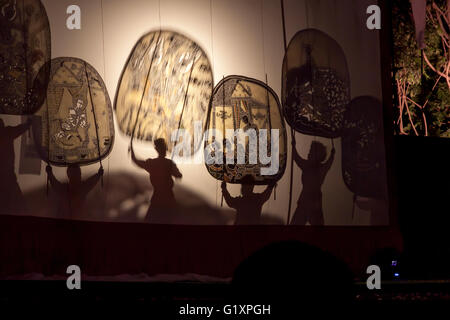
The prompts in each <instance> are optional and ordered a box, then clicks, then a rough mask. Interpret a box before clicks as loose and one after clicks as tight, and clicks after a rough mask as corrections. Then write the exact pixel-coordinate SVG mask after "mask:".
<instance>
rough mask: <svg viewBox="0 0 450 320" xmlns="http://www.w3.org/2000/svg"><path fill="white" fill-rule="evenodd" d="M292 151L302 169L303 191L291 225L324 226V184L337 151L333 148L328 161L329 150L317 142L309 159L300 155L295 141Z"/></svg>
mask: <svg viewBox="0 0 450 320" xmlns="http://www.w3.org/2000/svg"><path fill="white" fill-rule="evenodd" d="M292 150H293V151H292V152H293V156H294V160H295V163H296V164H297V165H298V166H299V167H300V169H302V184H303V189H302V193H301V194H300V197H299V198H298V202H297V209H296V210H295V213H294V216H293V217H292V220H291V224H295V225H305V224H306V223H307V222H309V223H310V224H311V225H323V224H324V219H323V211H322V184H323V182H324V180H325V177H326V175H327V173H328V171H329V170H330V168H331V165H332V164H333V160H334V154H335V149H334V147H333V149H332V150H331V155H330V157H329V158H328V160H327V161H325V159H326V157H327V150H326V148H325V146H324V145H323V144H322V143H320V142H317V141H313V142H312V143H311V148H310V150H309V154H308V159H303V158H302V157H301V156H300V155H299V154H298V152H297V149H296V142H295V139H293V140H292ZM324 161H325V162H324Z"/></svg>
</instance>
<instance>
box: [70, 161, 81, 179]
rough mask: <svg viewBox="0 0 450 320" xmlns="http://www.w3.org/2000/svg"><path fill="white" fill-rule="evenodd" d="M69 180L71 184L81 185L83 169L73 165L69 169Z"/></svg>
mask: <svg viewBox="0 0 450 320" xmlns="http://www.w3.org/2000/svg"><path fill="white" fill-rule="evenodd" d="M67 178H68V179H69V183H80V182H81V169H80V166H79V165H76V164H71V165H70V166H68V167H67Z"/></svg>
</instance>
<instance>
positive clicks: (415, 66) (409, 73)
mask: <svg viewBox="0 0 450 320" xmlns="http://www.w3.org/2000/svg"><path fill="white" fill-rule="evenodd" d="M433 2H434V3H435V4H437V5H438V6H439V8H441V9H442V10H443V11H444V12H445V9H446V2H447V1H446V0H428V1H427V7H429V8H431V5H432V3H433ZM392 20H393V21H392V22H393V42H394V72H395V79H396V80H399V81H400V82H401V83H406V86H407V87H408V90H407V91H406V94H407V96H408V97H409V98H410V99H411V100H413V101H415V102H416V103H417V104H419V105H423V104H424V103H425V102H426V101H427V100H428V103H427V106H426V107H425V108H424V109H423V111H422V110H421V109H420V108H419V107H417V106H415V105H414V104H413V103H409V104H408V105H409V110H410V113H411V117H412V120H413V123H414V124H415V128H416V130H417V131H418V133H419V134H422V135H423V134H425V123H424V120H423V118H424V116H425V117H426V119H427V125H428V134H429V135H431V136H440V137H450V88H449V86H448V84H447V81H446V80H445V79H444V78H441V79H440V80H439V81H438V79H439V75H438V74H437V73H436V72H434V71H433V70H432V69H431V68H430V67H429V66H428V65H427V64H426V62H425V61H423V62H422V58H421V51H420V50H419V48H418V46H417V42H416V38H415V28H414V19H413V15H412V9H411V5H410V2H409V1H405V0H393V10H392ZM444 24H445V22H444ZM442 32H443V31H442V30H441V29H440V26H439V24H437V23H433V21H432V20H431V19H429V17H427V24H426V33H425V43H426V48H425V50H424V52H425V54H426V55H427V57H428V59H429V60H430V63H431V64H432V65H433V66H434V67H435V68H436V69H437V70H441V69H442V67H443V66H444V65H446V64H447V63H448V60H449V55H448V53H447V56H446V55H445V51H444V47H443V43H442V39H441V34H442ZM422 66H423V74H422ZM437 81H438V83H437V84H436V82H437ZM435 84H436V86H435ZM434 86H435V87H434ZM433 87H434V90H433ZM395 104H396V108H397V110H400V109H399V108H398V107H399V106H398V100H397V101H395ZM401 117H402V119H403V124H404V127H403V130H404V132H405V133H407V134H411V135H414V134H415V133H414V130H413V128H412V126H411V124H410V121H409V117H408V114H407V111H406V110H403V114H402V115H401ZM397 129H398V132H399V131H400V128H399V127H398V128H397Z"/></svg>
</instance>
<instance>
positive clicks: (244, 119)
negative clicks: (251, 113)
mask: <svg viewBox="0 0 450 320" xmlns="http://www.w3.org/2000/svg"><path fill="white" fill-rule="evenodd" d="M242 121H244V123H245V124H249V121H248V117H247V116H243V117H242Z"/></svg>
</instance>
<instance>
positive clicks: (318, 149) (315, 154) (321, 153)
mask: <svg viewBox="0 0 450 320" xmlns="http://www.w3.org/2000/svg"><path fill="white" fill-rule="evenodd" d="M326 157H327V149H326V148H325V146H324V145H323V144H322V143H320V142H317V141H313V142H312V143H311V148H310V149H309V154H308V159H309V160H313V161H315V162H322V161H324V160H325V158H326Z"/></svg>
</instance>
